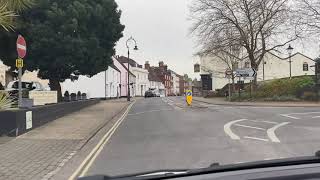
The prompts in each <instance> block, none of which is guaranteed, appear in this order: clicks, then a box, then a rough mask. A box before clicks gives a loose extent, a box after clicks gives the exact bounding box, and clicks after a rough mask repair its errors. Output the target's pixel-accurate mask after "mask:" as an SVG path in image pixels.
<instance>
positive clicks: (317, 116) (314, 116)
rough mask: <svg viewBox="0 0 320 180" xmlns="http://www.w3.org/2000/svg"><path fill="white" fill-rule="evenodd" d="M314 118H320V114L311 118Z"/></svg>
mask: <svg viewBox="0 0 320 180" xmlns="http://www.w3.org/2000/svg"><path fill="white" fill-rule="evenodd" d="M315 118H320V116H314V117H312V119H315Z"/></svg>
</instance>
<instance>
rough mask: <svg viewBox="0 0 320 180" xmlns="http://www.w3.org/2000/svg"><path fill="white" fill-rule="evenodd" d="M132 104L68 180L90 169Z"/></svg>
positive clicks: (82, 174)
mask: <svg viewBox="0 0 320 180" xmlns="http://www.w3.org/2000/svg"><path fill="white" fill-rule="evenodd" d="M134 103H135V101H134V102H133V103H131V104H130V105H129V106H128V108H127V110H126V111H125V112H124V113H123V115H122V116H121V117H120V118H119V119H118V120H117V122H116V123H115V124H114V125H113V126H112V128H111V129H110V130H109V131H108V132H107V133H106V134H105V135H104V136H103V137H102V139H101V140H100V141H99V143H98V144H97V145H96V146H95V147H94V148H93V150H92V151H91V152H90V154H89V155H88V156H87V157H86V158H85V159H84V160H83V162H82V163H81V165H80V166H79V167H78V168H77V170H76V171H75V172H74V173H73V174H72V175H71V176H70V177H69V180H74V179H76V178H78V177H83V176H85V174H86V173H87V172H88V170H89V168H90V167H91V165H92V164H93V162H94V161H95V159H96V158H97V156H98V155H99V154H100V152H101V151H102V149H103V148H104V146H105V145H106V144H107V142H108V141H109V139H110V138H111V137H112V135H113V133H114V132H115V131H116V130H117V128H118V127H119V126H120V124H121V123H122V121H123V120H124V119H125V117H126V116H127V114H128V112H129V111H130V109H131V107H132V106H133V104H134Z"/></svg>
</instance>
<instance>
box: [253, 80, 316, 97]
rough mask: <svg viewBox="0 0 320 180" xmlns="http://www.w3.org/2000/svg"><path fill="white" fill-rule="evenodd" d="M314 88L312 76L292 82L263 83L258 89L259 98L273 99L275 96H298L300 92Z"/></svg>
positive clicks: (275, 81) (274, 81) (273, 81)
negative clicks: (307, 88)
mask: <svg viewBox="0 0 320 180" xmlns="http://www.w3.org/2000/svg"><path fill="white" fill-rule="evenodd" d="M312 86H314V80H313V78H312V77H310V76H302V77H296V78H292V79H291V80H290V79H288V78H286V79H276V80H272V81H269V82H265V83H262V84H261V85H260V86H259V87H258V91H257V92H258V96H259V97H269V98H270V97H273V96H297V94H298V92H299V90H301V89H303V88H306V87H312Z"/></svg>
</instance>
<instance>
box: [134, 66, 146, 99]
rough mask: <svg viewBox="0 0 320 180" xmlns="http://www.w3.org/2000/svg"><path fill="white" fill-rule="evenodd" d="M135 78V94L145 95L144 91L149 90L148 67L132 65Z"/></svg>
mask: <svg viewBox="0 0 320 180" xmlns="http://www.w3.org/2000/svg"><path fill="white" fill-rule="evenodd" d="M130 69H131V70H132V72H133V74H134V75H135V76H136V78H135V96H144V93H145V92H146V91H147V90H148V84H149V79H148V75H149V72H148V70H146V69H143V68H139V67H130Z"/></svg>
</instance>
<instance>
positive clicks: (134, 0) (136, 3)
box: [116, 0, 319, 78]
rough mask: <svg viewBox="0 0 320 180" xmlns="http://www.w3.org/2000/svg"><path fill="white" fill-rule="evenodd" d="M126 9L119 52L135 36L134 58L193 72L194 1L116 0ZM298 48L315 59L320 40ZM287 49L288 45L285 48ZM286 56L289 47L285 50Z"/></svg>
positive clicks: (120, 52)
mask: <svg viewBox="0 0 320 180" xmlns="http://www.w3.org/2000/svg"><path fill="white" fill-rule="evenodd" d="M116 2H117V3H118V5H119V8H120V9H121V10H122V17H121V22H122V23H123V24H124V25H125V26H126V28H125V31H124V37H123V38H122V39H121V40H120V41H119V42H118V44H117V47H116V49H117V54H118V55H126V54H127V50H126V46H125V41H126V40H127V39H128V38H129V37H130V36H133V37H134V38H135V39H136V40H137V41H138V46H139V48H140V50H139V51H136V52H132V53H131V55H132V56H131V57H132V58H133V59H135V60H137V61H138V63H139V64H144V62H145V61H146V60H148V61H149V62H150V63H151V65H157V64H158V62H159V61H160V60H162V61H164V62H165V63H167V64H168V66H169V68H170V69H172V70H174V71H176V72H177V73H178V74H184V73H187V74H189V75H190V76H191V77H192V78H194V77H199V74H196V73H193V64H194V63H196V62H199V59H198V58H197V57H194V56H193V54H194V53H195V52H196V50H195V43H194V41H192V39H191V37H190V36H189V35H188V34H189V28H190V27H191V21H189V20H188V15H189V5H190V3H191V2H192V0H116ZM291 45H292V46H293V47H294V48H295V49H294V51H295V52H297V51H299V52H301V53H304V54H305V55H307V56H309V57H311V58H315V57H316V56H318V55H319V45H318V43H317V40H315V39H313V40H304V42H303V43H301V42H294V43H292V44H291ZM283 49H285V48H283ZM282 53H283V56H286V52H285V50H284V51H283V52H282Z"/></svg>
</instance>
